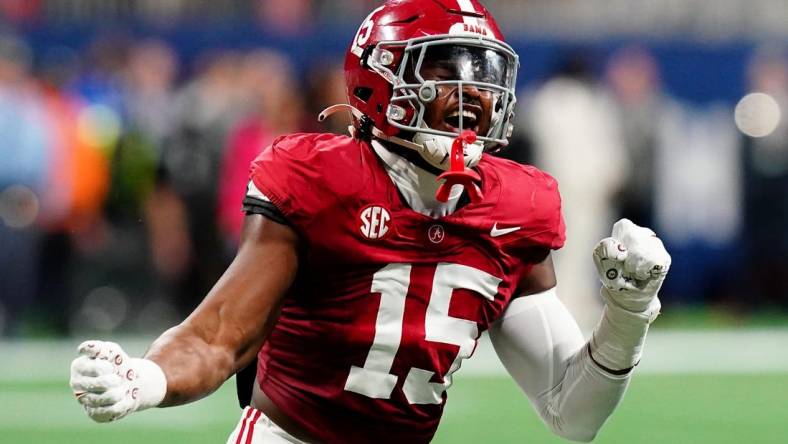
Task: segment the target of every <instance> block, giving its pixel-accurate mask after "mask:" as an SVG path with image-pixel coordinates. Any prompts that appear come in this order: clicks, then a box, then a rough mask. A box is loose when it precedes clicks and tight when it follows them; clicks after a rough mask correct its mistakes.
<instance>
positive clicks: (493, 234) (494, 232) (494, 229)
mask: <svg viewBox="0 0 788 444" xmlns="http://www.w3.org/2000/svg"><path fill="white" fill-rule="evenodd" d="M520 228H522V227H512V228H502V229H500V230H499V229H498V222H496V223H495V224H493V227H492V230H490V237H498V236H503V235H504V234H509V233H514V232H515V231H517V230H519V229H520Z"/></svg>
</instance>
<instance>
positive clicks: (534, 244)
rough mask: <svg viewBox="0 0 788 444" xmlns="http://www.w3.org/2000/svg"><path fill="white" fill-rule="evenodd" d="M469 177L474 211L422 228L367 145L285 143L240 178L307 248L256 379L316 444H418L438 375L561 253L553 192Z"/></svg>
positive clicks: (545, 182) (533, 173)
mask: <svg viewBox="0 0 788 444" xmlns="http://www.w3.org/2000/svg"><path fill="white" fill-rule="evenodd" d="M477 171H478V172H479V174H480V176H481V178H482V191H483V193H484V198H483V200H482V201H481V202H478V203H470V204H468V205H466V206H464V207H462V208H460V209H459V210H457V211H456V212H454V213H453V214H451V215H448V216H445V217H441V218H438V219H433V218H430V217H428V216H425V215H422V214H420V213H416V212H414V211H413V210H411V209H410V208H409V207H408V206H407V205H406V204H405V203H404V201H403V199H402V198H401V196H400V194H399V192H398V190H397V188H396V185H395V184H394V183H393V182H392V180H391V179H390V178H389V176H388V174H387V173H386V171H385V169H384V167H383V165H382V163H381V161H380V160H379V159H378V158H377V156H376V155H375V153H374V151H373V150H372V148H371V147H370V146H369V145H368V143H367V142H363V141H359V140H357V139H352V138H349V137H346V136H338V135H333V134H296V135H290V136H285V137H281V138H279V139H277V140H276V141H274V143H273V145H272V146H271V147H268V148H267V149H265V150H264V151H263V152H262V153H261V154H260V156H259V157H258V158H257V159H256V160H255V161H254V163H253V164H252V173H251V177H252V181H253V183H254V185H255V186H256V187H257V188H258V189H259V190H260V191H261V192H262V193H263V194H264V195H265V196H266V197H267V198H269V199H270V201H271V202H272V203H273V204H274V205H275V206H276V207H277V208H278V209H279V210H280V211H281V212H282V214H284V215H285V217H286V218H287V220H288V221H289V223H290V224H291V225H292V226H293V227H294V229H295V230H296V231H297V232H298V233H299V235H300V236H301V238H302V240H303V241H304V243H305V246H306V248H305V250H304V253H303V255H302V257H301V262H300V264H299V265H300V267H299V271H298V276H297V278H296V281H295V283H294V284H293V286H292V288H291V290H290V293H289V295H288V296H287V298H286V301H285V304H284V307H283V308H282V311H281V314H280V316H279V320H278V322H277V323H276V325H275V327H274V328H273V331H272V332H271V334H270V336H269V338H268V340H267V341H266V343H265V345H264V346H263V348H262V349H261V351H260V353H259V364H258V374H257V378H258V382H259V384H260V387H261V389H262V390H263V391H264V392H265V393H266V395H268V397H269V398H270V399H271V400H272V401H273V402H274V403H275V404H276V405H277V406H278V407H279V408H280V409H281V410H282V411H283V412H285V413H286V414H287V415H288V416H290V417H291V418H293V420H295V421H297V422H298V423H300V424H301V425H302V426H303V428H304V429H305V430H307V431H309V432H310V433H311V434H312V435H313V436H314V437H315V438H317V439H319V440H320V441H321V442H325V443H336V444H348V443H351V444H352V443H368V442H377V443H379V444H382V443H426V442H429V441H430V440H431V439H432V436H433V435H434V433H435V430H436V429H437V427H438V422H439V421H440V417H441V413H442V411H443V406H444V403H445V401H446V392H445V391H446V389H447V388H448V387H449V385H451V374H452V373H453V372H454V371H456V370H457V369H458V368H459V366H460V363H461V361H462V359H464V358H468V357H470V355H471V354H472V353H473V351H474V348H475V346H476V340H477V339H478V337H479V335H480V334H481V332H482V331H483V330H485V329H486V328H488V326H489V325H490V324H491V323H492V322H494V321H495V320H496V319H498V317H499V316H500V315H501V314H502V312H503V311H504V308H505V307H506V305H507V304H508V302H509V301H510V299H511V298H512V297H513V296H516V295H517V294H518V285H519V283H520V282H521V281H522V279H523V278H524V277H525V276H526V275H527V274H528V273H529V271H530V269H531V267H532V266H533V264H534V263H536V262H538V261H540V260H541V259H543V258H544V255H545V253H546V252H547V251H549V249H556V248H560V247H561V246H562V245H563V242H564V224H563V219H562V217H561V211H560V198H559V195H558V189H557V186H556V182H555V180H553V179H552V178H551V177H550V176H548V175H547V174H545V173H543V172H541V171H539V170H537V169H536V168H533V167H530V166H522V165H519V164H517V163H514V162H511V161H508V160H504V159H499V158H495V157H491V156H483V158H482V161H481V162H480V163H479V165H478V166H477Z"/></svg>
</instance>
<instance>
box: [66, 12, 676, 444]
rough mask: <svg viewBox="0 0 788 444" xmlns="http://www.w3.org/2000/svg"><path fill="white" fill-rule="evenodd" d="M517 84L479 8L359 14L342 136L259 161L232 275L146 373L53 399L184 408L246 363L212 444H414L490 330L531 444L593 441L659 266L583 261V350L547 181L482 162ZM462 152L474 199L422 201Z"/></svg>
mask: <svg viewBox="0 0 788 444" xmlns="http://www.w3.org/2000/svg"><path fill="white" fill-rule="evenodd" d="M517 66H518V59H517V55H516V54H515V53H514V51H513V50H512V48H511V47H510V46H509V45H507V44H506V43H505V42H504V39H503V36H502V35H501V32H500V31H499V29H498V27H497V25H496V24H495V21H494V20H493V18H492V17H491V16H490V14H489V12H488V11H487V10H486V9H485V8H484V7H483V6H482V5H481V4H479V3H478V1H476V0H389V1H387V2H386V3H385V4H384V5H383V6H381V7H380V8H378V9H376V10H375V11H373V12H372V14H370V15H369V17H367V19H366V20H365V21H364V22H363V24H362V25H361V27H360V29H359V31H358V32H357V34H356V36H355V38H354V39H353V42H352V43H351V46H350V48H349V50H348V53H347V57H346V66H345V69H346V77H347V94H348V98H349V102H350V103H349V105H345V108H346V109H349V110H351V112H352V114H353V116H354V125H353V127H352V131H351V133H352V135H351V136H350V137H348V136H339V135H333V134H294V135H289V136H284V137H281V138H279V139H277V140H276V141H275V142H274V143H273V144H272V146H270V147H268V148H266V149H265V150H264V151H263V152H262V153H261V154H260V156H259V157H258V158H257V159H256V160H255V161H254V163H253V164H252V168H251V180H250V182H249V185H248V191H247V196H246V198H245V200H244V209H245V211H246V213H247V216H246V220H245V225H244V229H243V236H242V241H241V245H240V247H239V250H238V253H237V256H236V258H235V260H234V261H233V263H232V264H231V265H230V267H229V268H228V269H227V271H226V272H225V274H224V275H223V276H222V277H221V279H220V280H219V281H218V282H217V283H216V285H215V287H214V288H213V289H212V290H211V291H210V293H209V294H208V295H207V297H206V298H205V300H204V301H203V302H202V304H201V305H200V306H199V307H198V308H197V309H196V310H195V311H194V312H193V313H192V314H191V315H190V316H189V317H188V318H187V319H186V320H185V321H183V322H182V323H181V324H180V325H178V326H176V327H174V328H172V329H170V330H168V331H167V332H165V333H164V334H163V335H162V336H161V337H160V338H159V339H157V340H156V341H155V342H154V343H153V344H152V345H151V347H150V349H149V350H148V352H147V353H146V354H145V356H144V357H143V358H130V357H129V356H127V355H126V353H124V351H123V350H122V349H121V347H120V346H119V345H117V344H114V343H110V342H102V341H88V342H85V343H83V344H82V345H80V347H79V357H77V359H75V360H74V362H73V364H72V367H71V372H72V373H71V386H72V389H73V390H74V392H75V394H76V396H77V399H78V400H79V402H80V403H81V404H82V406H83V407H84V408H85V410H86V412H87V414H88V415H89V416H90V417H91V418H92V419H94V420H95V421H98V422H107V421H114V420H117V419H120V418H123V417H124V416H126V415H128V414H130V413H132V412H134V411H138V410H143V409H146V408H150V407H165V406H174V405H179V404H183V403H187V402H191V401H195V400H197V399H199V398H201V397H203V396H206V395H208V394H210V393H211V392H212V391H214V390H216V389H217V388H219V387H220V386H221V385H222V383H223V382H224V381H225V380H227V379H228V378H229V377H230V376H232V375H233V374H235V373H236V372H238V371H239V370H241V369H243V368H244V367H246V366H247V365H249V364H250V363H252V362H254V360H255V358H256V357H257V358H258V363H257V366H256V372H255V373H256V377H255V378H254V383H253V384H251V389H252V393H251V396H250V399H249V403H248V405H247V406H246V408H245V409H244V411H243V413H242V417H241V421H240V422H239V424H238V426H237V427H236V429H235V430H234V431H233V432H232V434H231V436H230V438H229V440H228V443H269V442H271V443H278V442H279V443H281V442H289V443H301V442H321V443H334V444H348V443H351V444H352V443H369V442H376V443H426V442H429V441H430V440H431V439H432V437H433V435H434V433H435V430H436V429H437V427H438V422H439V421H440V417H441V413H442V411H443V407H444V405H445V402H446V398H447V395H446V390H447V389H448V388H449V386H450V385H451V383H452V376H453V373H454V372H455V371H457V370H458V369H459V368H460V365H461V363H462V360H463V359H466V358H468V357H470V356H471V355H472V354H473V351H474V348H475V346H476V341H477V339H478V338H479V335H480V334H481V332H482V331H484V330H489V332H490V337H491V339H492V343H493V345H494V347H495V350H496V352H497V353H498V355H499V356H500V358H501V360H502V362H503V363H504V365H505V367H506V369H507V370H508V372H509V373H510V374H511V376H512V377H513V378H514V379H515V381H516V382H517V384H518V385H519V386H520V387H521V388H522V390H523V391H524V393H525V395H526V396H528V398H529V399H530V400H531V402H532V403H533V405H534V406H535V408H536V410H537V411H538V413H539V415H540V416H541V417H542V418H543V419H544V421H545V423H546V424H547V426H548V427H550V429H551V430H553V431H554V432H555V433H557V434H559V435H561V436H563V437H566V438H569V439H573V440H580V441H590V440H591V439H593V438H594V436H595V435H596V434H597V432H598V431H599V429H600V427H601V426H602V424H603V423H604V422H605V420H606V419H607V418H608V416H609V415H610V414H611V413H612V412H613V410H614V409H615V407H616V405H617V404H618V402H619V401H620V400H621V398H622V396H623V394H624V391H625V390H626V387H627V384H628V383H629V380H630V378H631V376H632V370H633V368H634V366H635V365H636V364H637V363H638V361H639V359H640V356H641V352H642V347H643V342H644V338H645V335H646V331H647V330H648V327H649V324H650V323H651V322H652V321H653V319H654V317H655V316H656V315H657V314H658V312H659V308H660V303H659V300H658V298H657V291H658V290H659V288H660V285H661V283H662V281H663V279H664V277H665V274H666V272H667V270H668V267H669V264H670V257H669V256H668V254H667V252H666V251H665V249H664V247H663V246H662V243H661V242H660V240H659V239H658V238H657V237H656V236H655V235H654V233H653V232H652V231H651V230H649V229H647V228H642V227H638V226H636V225H635V224H633V223H632V222H630V221H628V220H622V221H619V222H618V223H616V224H615V226H614V227H613V233H612V236H611V237H609V238H607V239H604V240H602V241H601V242H600V243H599V244H598V246H597V247H596V249H595V250H594V251H593V255H592V256H593V260H594V261H595V263H596V265H597V268H598V270H599V274H600V279H601V280H602V283H603V286H602V296H603V297H604V298H605V301H606V308H605V310H604V313H603V316H602V318H601V319H600V321H599V324H598V326H597V327H596V329H595V330H594V332H593V336H592V337H591V339H590V340H589V341H585V340H584V339H583V337H582V336H581V334H580V331H579V329H578V327H577V324H576V323H575V321H574V320H573V318H572V317H571V316H570V315H569V313H568V311H567V309H566V308H565V307H564V306H563V305H562V304H561V302H560V301H559V300H558V298H557V297H556V294H555V285H556V277H555V273H554V270H553V265H552V261H551V258H550V252H551V250H554V249H557V248H560V247H561V246H562V245H563V243H564V225H563V220H562V217H561V212H560V198H559V195H558V189H557V185H556V183H555V181H554V180H553V179H552V178H551V177H550V176H548V175H547V174H545V173H543V172H541V171H539V170H538V169H536V168H534V167H530V166H522V165H519V164H516V163H514V162H510V161H507V160H502V159H499V158H496V157H492V156H489V155H487V154H486V152H489V151H490V150H495V149H498V148H500V147H502V146H504V145H506V143H507V139H508V136H509V134H510V132H511V129H512V123H511V122H512V110H513V109H514V101H515V96H514V81H515V78H516V74H517V73H516V71H517ZM336 109H337V108H333V109H329V110H327V112H326V113H325V114H329V113H330V112H332V111H334V110H336ZM467 130H472V131H473V132H474V133H475V134H476V135H477V140H476V141H475V142H473V143H467V144H466V145H465V146H464V150H463V151H462V152H461V153H460V152H459V151H458V153H460V154H462V157H461V158H460V157H458V158H457V159H458V161H459V162H460V165H459V167H460V168H461V169H463V168H464V170H463V171H461V173H463V174H466V175H467V177H470V178H472V180H473V183H466V184H465V185H466V186H463V185H461V184H457V185H454V186H452V187H451V188H450V189H449V192H448V194H447V195H445V196H442V197H443V198H442V199H440V200H439V199H437V198H436V192H437V191H438V187H439V183H438V180H436V178H437V176H438V175H439V174H440V173H442V172H444V171H447V170H449V169H451V168H452V167H451V164H452V162H451V160H452V146H453V144H454V142H455V140H456V139H457V137H458V136H459V135H460V134H461V132H463V131H467ZM471 139H472V138H471ZM469 142H470V140H469ZM458 155H459V154H458ZM567 161H571V159H567ZM454 166H455V167H456V166H457V165H454ZM444 177H445V176H444ZM589 186H592V185H591V184H589ZM471 187H475V191H474V192H469V189H470V188H471ZM469 196H472V198H471V197H469ZM566 279H572V276H567V277H566Z"/></svg>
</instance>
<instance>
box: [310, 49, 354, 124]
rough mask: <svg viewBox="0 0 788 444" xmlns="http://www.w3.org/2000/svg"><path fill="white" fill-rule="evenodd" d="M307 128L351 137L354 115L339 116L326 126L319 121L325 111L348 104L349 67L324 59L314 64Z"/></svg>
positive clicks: (326, 121)
mask: <svg viewBox="0 0 788 444" xmlns="http://www.w3.org/2000/svg"><path fill="white" fill-rule="evenodd" d="M305 102H306V104H307V106H308V108H307V110H306V116H305V121H306V122H305V124H306V125H307V128H308V129H309V131H315V132H325V131H328V132H331V133H334V134H348V126H349V125H350V113H349V112H348V113H337V114H334V115H332V116H331V117H330V118H329V119H326V120H324V121H323V122H318V121H317V116H318V114H320V112H321V111H323V110H324V109H326V108H328V107H329V106H331V105H336V104H338V103H347V93H346V91H345V67H344V65H343V63H342V61H341V60H340V61H337V60H336V59H321V60H318V61H317V62H316V63H313V64H312V66H311V69H310V70H309V73H308V75H307V94H306V100H305Z"/></svg>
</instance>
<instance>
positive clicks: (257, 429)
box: [227, 407, 307, 444]
mask: <svg viewBox="0 0 788 444" xmlns="http://www.w3.org/2000/svg"><path fill="white" fill-rule="evenodd" d="M227 444H307V443H305V442H304V441H301V440H299V439H297V438H294V437H293V436H291V435H290V434H289V433H287V432H285V431H284V430H282V429H281V428H279V426H278V425H276V424H274V422H273V421H271V420H270V419H269V418H268V417H267V416H265V414H263V412H261V411H260V410H257V409H254V408H252V407H246V408H245V409H244V410H243V413H241V421H240V422H239V423H238V425H237V426H236V427H235V430H233V433H231V434H230V437H229V438H227Z"/></svg>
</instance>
